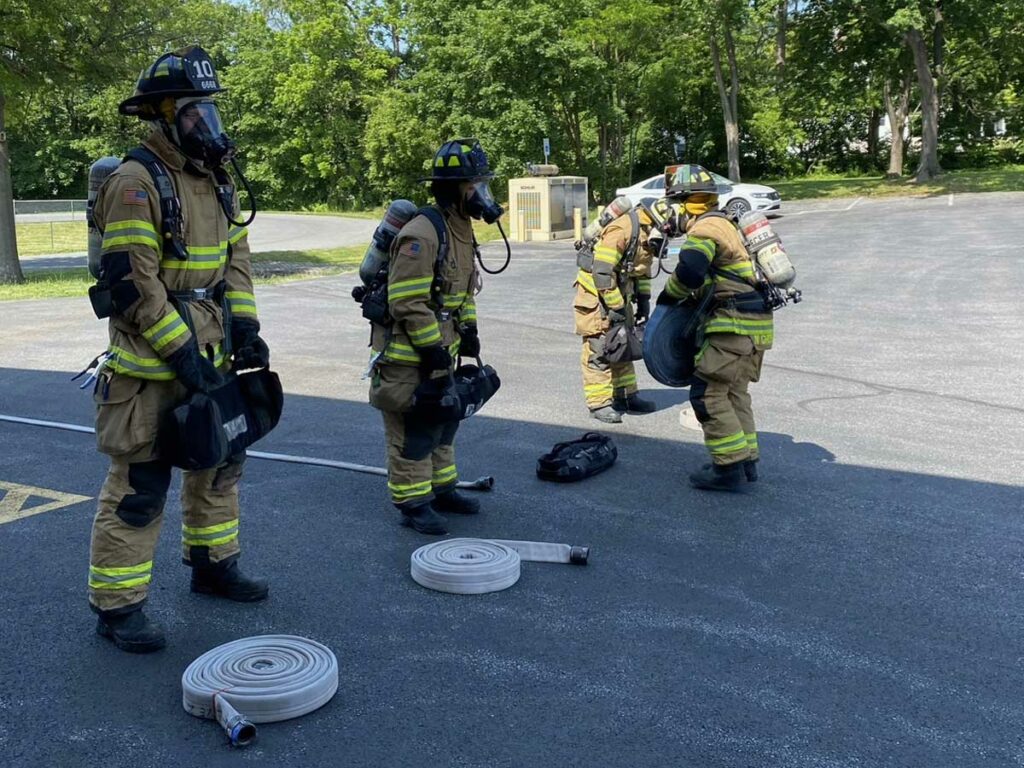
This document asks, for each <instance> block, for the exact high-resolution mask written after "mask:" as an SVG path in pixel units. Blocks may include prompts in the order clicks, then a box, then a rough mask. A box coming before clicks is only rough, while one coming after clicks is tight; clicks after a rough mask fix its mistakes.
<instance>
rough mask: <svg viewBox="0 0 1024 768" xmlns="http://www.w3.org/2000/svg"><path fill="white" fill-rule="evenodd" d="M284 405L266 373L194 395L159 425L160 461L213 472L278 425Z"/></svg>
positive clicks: (273, 377)
mask: <svg viewBox="0 0 1024 768" xmlns="http://www.w3.org/2000/svg"><path fill="white" fill-rule="evenodd" d="M283 406H284V392H283V390H282V389H281V380H280V379H279V378H278V376H277V374H276V373H274V372H273V371H271V370H270V369H269V368H261V369H259V370H255V371H247V372H245V373H240V374H235V373H229V374H227V375H226V376H225V378H224V383H223V384H221V385H220V386H218V387H217V388H216V389H212V390H210V391H209V392H196V393H195V394H193V395H192V396H191V397H190V398H189V399H188V400H187V401H186V402H185V403H182V404H181V405H179V406H177V407H176V408H174V409H173V410H171V411H170V412H169V413H168V414H167V415H166V416H165V417H164V420H163V422H162V423H161V424H160V430H159V434H158V443H159V446H158V450H159V453H160V457H161V458H162V459H163V460H165V461H167V462H170V463H171V464H173V465H174V466H176V467H181V468H182V469H190V470H199V469H212V468H213V467H218V466H220V465H221V464H223V463H224V462H225V461H227V460H228V457H230V456H234V455H236V454H239V453H241V452H242V451H244V450H245V449H246V448H248V447H249V446H250V445H252V444H253V443H255V442H256V441H257V440H259V439H260V438H261V437H263V436H265V435H266V434H267V433H269V432H270V431H271V430H272V429H273V428H274V427H276V426H277V423H278V421H280V419H281V410H282V408H283Z"/></svg>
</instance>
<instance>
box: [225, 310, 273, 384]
mask: <svg viewBox="0 0 1024 768" xmlns="http://www.w3.org/2000/svg"><path fill="white" fill-rule="evenodd" d="M231 346H232V348H233V349H234V351H235V365H234V367H235V370H239V371H244V370H248V369H250V368H268V367H269V366H270V348H269V347H268V346H267V342H265V341H264V340H263V339H261V338H260V324H259V321H258V320H239V319H238V318H232V320H231Z"/></svg>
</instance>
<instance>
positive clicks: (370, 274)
mask: <svg viewBox="0 0 1024 768" xmlns="http://www.w3.org/2000/svg"><path fill="white" fill-rule="evenodd" d="M418 210H419V209H418V208H417V207H416V204H415V203H413V202H411V201H409V200H395V201H394V202H393V203H391V205H389V206H388V209H387V210H386V211H385V212H384V218H383V219H381V222H380V225H379V226H378V227H377V229H376V230H374V233H373V238H372V239H371V240H370V245H369V247H368V248H367V249H366V254H365V255H364V256H363V262H362V264H360V265H359V277H360V279H361V280H362V281H363V285H369V284H370V283H372V282H373V280H374V278H376V277H377V273H379V272H380V270H381V268H382V267H383V266H384V265H385V264H387V262H388V259H389V258H390V254H391V244H392V243H393V242H394V240H395V236H396V235H397V234H398V233H399V231H400V230H401V229H402V227H404V226H405V225H406V224H407V223H409V221H410V220H411V219H412V217H413V216H415V215H416V211H418Z"/></svg>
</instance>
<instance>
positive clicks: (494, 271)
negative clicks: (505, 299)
mask: <svg viewBox="0 0 1024 768" xmlns="http://www.w3.org/2000/svg"><path fill="white" fill-rule="evenodd" d="M494 223H495V224H497V225H498V231H499V232H501V239H502V240H504V241H505V263H504V264H502V265H501V269H488V268H487V265H486V264H484V258H483V256H481V255H480V249H479V248H478V249H477V251H476V260H477V262H478V263H479V264H480V269H482V270H483V271H484V272H486V273H487V274H488V275H500V274H501V273H502V272H504V271H505V270H506V269H508V265H509V263H510V262H511V261H512V246H511V244H510V243H509V242H508V235H506V234H505V230H504V229H502V227H501V219H498V220H497V221H495V222H494Z"/></svg>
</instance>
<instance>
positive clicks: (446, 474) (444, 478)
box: [432, 464, 459, 485]
mask: <svg viewBox="0 0 1024 768" xmlns="http://www.w3.org/2000/svg"><path fill="white" fill-rule="evenodd" d="M458 477H459V472H458V470H457V469H456V468H455V465H454V464H451V465H449V466H447V467H443V468H442V469H436V470H434V474H433V478H432V482H433V484H434V485H448V484H449V483H453V482H455V480H457V479H458Z"/></svg>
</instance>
